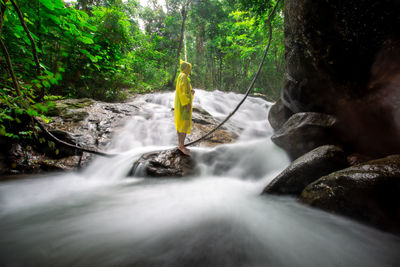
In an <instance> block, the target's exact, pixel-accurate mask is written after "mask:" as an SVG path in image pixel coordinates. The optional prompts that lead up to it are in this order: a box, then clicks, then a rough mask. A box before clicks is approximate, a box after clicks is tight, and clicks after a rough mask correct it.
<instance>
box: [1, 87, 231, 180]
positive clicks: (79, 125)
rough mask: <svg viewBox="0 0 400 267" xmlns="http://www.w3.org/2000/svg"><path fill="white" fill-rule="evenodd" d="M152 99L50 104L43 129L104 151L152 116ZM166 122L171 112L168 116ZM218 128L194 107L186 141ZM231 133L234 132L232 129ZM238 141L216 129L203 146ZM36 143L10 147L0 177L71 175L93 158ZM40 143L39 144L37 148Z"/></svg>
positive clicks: (62, 101)
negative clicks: (132, 122)
mask: <svg viewBox="0 0 400 267" xmlns="http://www.w3.org/2000/svg"><path fill="white" fill-rule="evenodd" d="M151 99H152V95H151V94H149V95H144V96H143V95H139V96H136V97H133V98H131V99H130V100H129V101H127V102H125V103H105V102H100V101H94V100H91V99H86V98H84V99H66V100H58V101H55V102H54V107H52V108H51V109H49V111H48V114H47V115H48V117H49V118H50V119H51V120H50V122H49V123H44V122H43V123H44V124H45V126H46V127H47V128H48V129H49V131H50V132H51V133H52V134H53V135H54V136H56V137H57V138H59V139H61V140H63V141H66V142H68V143H70V144H73V145H78V146H80V147H84V148H88V149H92V150H107V148H108V146H109V144H110V142H111V140H112V137H113V136H114V135H115V134H116V133H118V132H119V130H120V129H121V127H123V126H124V125H125V123H126V122H127V121H129V119H130V118H132V117H134V116H141V117H143V118H151V117H153V116H156V114H155V113H154V111H153V110H152V106H151V105H152V103H151V102H152V101H151ZM170 112H171V116H172V114H173V109H172V108H171V110H170ZM217 124H218V120H217V119H216V118H214V117H213V116H212V115H211V114H209V113H208V112H207V111H205V110H204V109H202V108H201V107H199V106H194V109H193V128H192V134H191V135H190V140H194V139H197V138H198V137H200V136H202V135H203V134H204V133H206V132H208V131H209V130H211V129H212V128H213V127H215V126H216V125H217ZM236 130H237V129H236ZM237 137H238V135H237V134H236V133H235V132H234V131H233V130H232V129H230V130H228V129H227V128H223V129H219V130H218V131H217V132H216V134H214V135H213V136H211V137H210V138H209V139H207V140H206V141H205V142H203V143H202V145H203V146H211V147H212V146H216V145H218V144H223V143H230V142H233V141H234V140H236V139H237ZM37 141H39V142H22V143H13V144H10V145H9V148H8V149H7V150H6V151H5V153H4V152H3V153H2V154H1V155H0V175H3V177H6V176H7V179H9V178H10V176H8V175H12V174H22V173H41V172H48V171H63V170H74V169H77V168H79V167H80V166H85V165H87V164H88V163H89V162H90V161H91V160H92V159H93V158H94V156H93V155H92V154H89V153H83V155H82V158H81V156H80V152H79V151H75V150H74V149H71V148H66V147H64V146H60V145H58V144H54V143H53V142H51V141H50V142H49V140H44V138H41V139H38V140H37ZM40 142H42V143H40Z"/></svg>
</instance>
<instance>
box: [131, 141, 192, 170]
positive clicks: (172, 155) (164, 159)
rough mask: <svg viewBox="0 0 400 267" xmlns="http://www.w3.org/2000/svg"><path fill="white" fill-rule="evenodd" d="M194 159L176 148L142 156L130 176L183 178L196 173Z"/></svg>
mask: <svg viewBox="0 0 400 267" xmlns="http://www.w3.org/2000/svg"><path fill="white" fill-rule="evenodd" d="M195 165H196V164H195V162H194V160H193V158H192V157H190V156H187V155H185V154H183V153H182V152H181V151H180V150H178V149H176V148H174V149H169V150H163V151H157V152H153V153H148V154H144V155H142V156H141V157H140V158H139V159H138V160H137V161H136V162H135V163H134V164H133V167H132V169H131V171H130V172H129V176H145V177H183V176H188V175H191V174H193V173H194V169H195Z"/></svg>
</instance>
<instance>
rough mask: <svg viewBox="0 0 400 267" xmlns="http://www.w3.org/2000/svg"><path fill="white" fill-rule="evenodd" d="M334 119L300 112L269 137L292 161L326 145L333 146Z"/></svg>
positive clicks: (318, 114)
mask: <svg viewBox="0 0 400 267" xmlns="http://www.w3.org/2000/svg"><path fill="white" fill-rule="evenodd" d="M335 124H336V118H335V117H334V116H331V115H327V114H322V113H315V112H302V113H296V114H294V115H293V116H291V117H290V118H289V120H288V121H287V122H286V123H285V124H284V125H283V126H282V127H281V128H280V129H278V130H277V131H275V133H274V135H273V136H272V137H271V139H272V141H273V142H274V143H275V144H277V145H278V146H280V147H282V148H283V149H285V150H286V152H287V153H288V154H289V156H290V157H291V158H292V159H296V158H298V157H299V156H301V155H303V154H305V153H307V152H309V151H310V150H312V149H314V148H316V147H319V146H321V145H326V144H335V143H336V140H335V138H334V127H335Z"/></svg>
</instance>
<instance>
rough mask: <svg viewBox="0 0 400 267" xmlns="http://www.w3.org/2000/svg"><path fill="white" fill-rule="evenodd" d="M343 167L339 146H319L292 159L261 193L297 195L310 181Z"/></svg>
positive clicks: (345, 164)
mask: <svg viewBox="0 0 400 267" xmlns="http://www.w3.org/2000/svg"><path fill="white" fill-rule="evenodd" d="M345 167H347V161H346V154H345V153H344V152H343V150H342V149H341V148H340V147H337V146H332V145H326V146H321V147H318V148H316V149H314V150H312V151H310V152H308V153H307V154H305V155H303V156H301V157H300V158H298V159H296V160H295V161H293V162H292V164H290V166H289V167H287V168H286V169H285V170H284V171H283V172H281V173H280V174H279V175H278V176H277V177H276V178H275V179H273V180H272V181H271V183H269V184H268V185H267V187H266V188H265V189H264V191H263V194H277V195H294V196H298V195H300V193H301V192H302V191H303V189H304V188H305V187H306V186H307V185H309V184H310V183H312V182H314V181H315V180H317V179H319V178H320V177H322V176H324V175H327V174H329V173H331V172H334V171H337V170H340V169H343V168H345Z"/></svg>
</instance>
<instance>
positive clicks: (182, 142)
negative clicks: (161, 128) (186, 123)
mask: <svg viewBox="0 0 400 267" xmlns="http://www.w3.org/2000/svg"><path fill="white" fill-rule="evenodd" d="M185 138H186V133H179V132H178V149H179V150H180V151H182V153H183V154H185V155H190V150H189V149H187V148H186V147H185Z"/></svg>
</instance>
